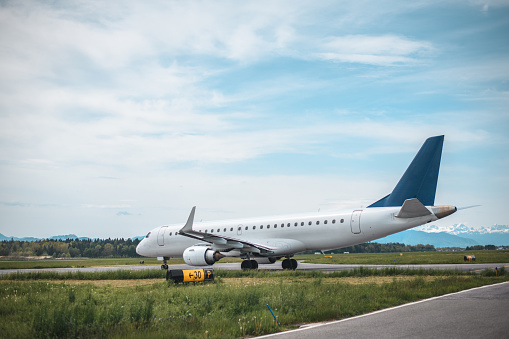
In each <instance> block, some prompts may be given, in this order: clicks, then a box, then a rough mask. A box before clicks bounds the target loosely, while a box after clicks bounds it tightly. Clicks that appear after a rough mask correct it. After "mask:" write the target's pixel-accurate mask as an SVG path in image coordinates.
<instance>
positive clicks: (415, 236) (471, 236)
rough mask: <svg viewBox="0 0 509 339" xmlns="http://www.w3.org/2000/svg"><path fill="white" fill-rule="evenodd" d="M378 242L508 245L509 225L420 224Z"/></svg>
mask: <svg viewBox="0 0 509 339" xmlns="http://www.w3.org/2000/svg"><path fill="white" fill-rule="evenodd" d="M376 242H378V243H389V242H400V243H404V244H406V245H417V244H431V245H434V246H435V247H462V248H464V247H467V246H475V245H495V246H508V245H509V226H508V225H493V226H489V227H478V228H474V227H468V226H466V225H464V224H454V225H449V226H437V225H422V226H419V227H415V228H413V229H411V230H407V231H403V232H400V233H396V234H391V235H389V236H387V237H385V238H381V239H377V240H376Z"/></svg>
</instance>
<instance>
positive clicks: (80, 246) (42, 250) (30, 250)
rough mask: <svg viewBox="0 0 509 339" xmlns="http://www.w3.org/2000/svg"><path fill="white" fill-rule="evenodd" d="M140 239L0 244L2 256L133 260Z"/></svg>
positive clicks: (0, 254) (10, 242)
mask: <svg viewBox="0 0 509 339" xmlns="http://www.w3.org/2000/svg"><path fill="white" fill-rule="evenodd" d="M139 243H140V240H139V239H130V238H129V239H127V240H125V239H123V238H119V239H94V240H92V239H82V240H78V239H67V240H53V239H46V240H38V241H19V240H8V241H2V242H0V256H11V257H30V256H50V257H53V258H80V257H87V258H133V257H139V255H138V254H137V253H136V246H137V245H138V244H139Z"/></svg>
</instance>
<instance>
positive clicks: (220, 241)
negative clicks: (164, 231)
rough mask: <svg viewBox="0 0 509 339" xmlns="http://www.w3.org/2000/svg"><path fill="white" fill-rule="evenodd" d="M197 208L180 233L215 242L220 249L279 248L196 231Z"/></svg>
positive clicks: (257, 251)
mask: <svg viewBox="0 0 509 339" xmlns="http://www.w3.org/2000/svg"><path fill="white" fill-rule="evenodd" d="M195 210H196V206H194V207H193V209H192V210H191V214H190V215H189V218H188V219H187V222H186V224H185V226H184V227H182V228H181V229H180V231H179V234H180V235H183V236H186V237H189V238H193V239H196V240H200V241H204V242H207V243H210V244H214V245H215V246H214V247H216V248H217V249H219V250H221V249H222V250H231V249H240V250H244V251H247V252H255V253H270V252H272V251H273V250H275V249H277V247H270V246H265V245H262V244H257V243H254V242H251V241H246V240H242V239H236V238H231V237H226V236H224V235H219V234H210V233H204V232H198V231H194V230H193V222H194V213H195Z"/></svg>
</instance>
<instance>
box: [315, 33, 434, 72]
mask: <svg viewBox="0 0 509 339" xmlns="http://www.w3.org/2000/svg"><path fill="white" fill-rule="evenodd" d="M318 49H319V50H322V51H323V52H319V53H316V55H317V56H318V57H319V58H323V59H325V60H335V61H340V62H352V63H353V62H356V63H365V64H371V65H396V64H414V63H416V62H419V61H418V59H417V58H416V56H418V55H419V54H423V53H428V54H429V53H430V52H431V51H433V49H434V48H433V47H432V45H431V44H430V43H429V42H424V41H412V40H409V39H406V38H404V37H399V36H393V35H385V36H366V35H347V36H342V37H331V38H328V39H327V40H326V41H325V42H324V43H323V44H322V45H321V46H319V47H318Z"/></svg>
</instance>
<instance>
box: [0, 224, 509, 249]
mask: <svg viewBox="0 0 509 339" xmlns="http://www.w3.org/2000/svg"><path fill="white" fill-rule="evenodd" d="M361 228H362V226H361ZM141 238H143V236H136V237H132V238H131V239H141ZM11 239H13V240H19V241H37V240H44V239H46V238H34V237H24V238H17V237H7V236H5V235H3V234H1V233H0V241H5V240H7V241H8V240H11ZM49 239H52V240H66V239H79V240H85V239H91V238H89V237H78V236H77V235H75V234H67V235H56V236H53V237H50V238H49ZM374 242H378V243H382V244H383V243H390V242H399V243H404V244H406V245H418V244H424V245H426V244H430V245H433V246H435V247H462V248H465V247H467V246H475V245H495V246H508V245H509V226H508V225H493V226H489V227H477V228H474V227H468V226H466V225H464V224H454V225H450V226H436V225H422V226H419V227H415V228H413V229H411V230H407V231H403V232H399V233H396V234H392V235H389V236H387V237H384V238H381V239H377V240H375V241H374Z"/></svg>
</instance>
